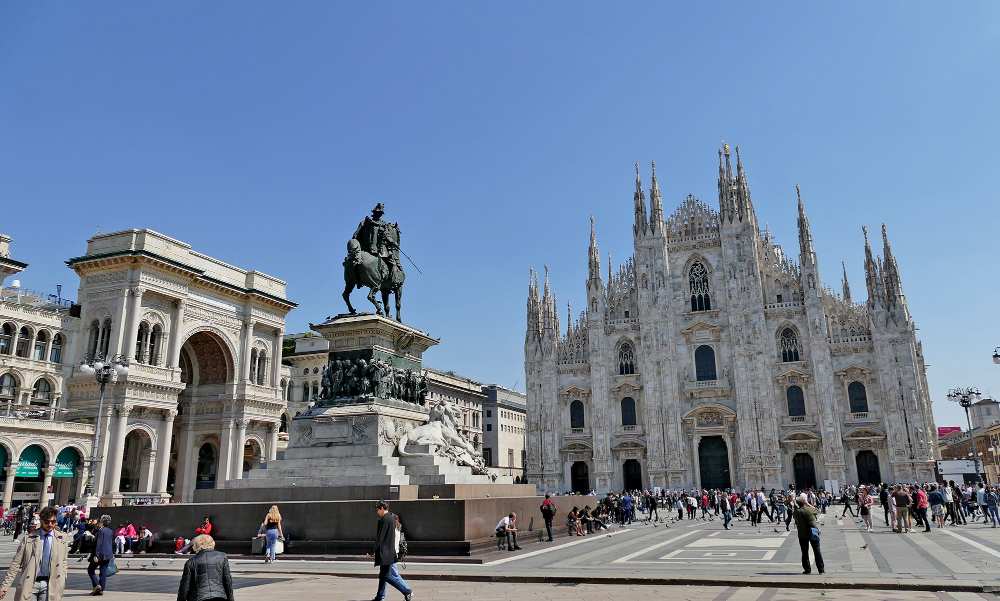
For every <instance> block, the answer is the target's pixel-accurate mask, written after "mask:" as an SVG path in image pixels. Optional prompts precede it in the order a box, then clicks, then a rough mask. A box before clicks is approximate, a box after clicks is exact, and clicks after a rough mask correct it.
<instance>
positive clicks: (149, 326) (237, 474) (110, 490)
mask: <svg viewBox="0 0 1000 601" xmlns="http://www.w3.org/2000/svg"><path fill="white" fill-rule="evenodd" d="M67 264H68V265H69V266H70V267H71V268H72V269H73V270H74V271H75V272H76V274H77V275H78V276H79V278H80V287H79V296H78V299H79V305H78V306H75V307H73V308H72V309H70V310H68V311H64V310H63V309H61V308H58V307H57V308H55V309H54V310H51V311H49V314H47V315H46V316H45V319H47V320H48V324H49V325H48V326H46V327H43V324H41V323H38V322H37V321H36V322H30V321H29V320H27V319H26V318H25V317H24V316H22V315H21V313H23V312H24V309H23V308H22V309H18V308H17V307H12V306H10V305H9V304H8V303H4V305H3V312H2V313H0V320H2V321H3V326H0V327H4V331H5V332H6V331H7V327H6V326H7V325H11V326H12V327H13V328H14V329H15V330H16V332H17V334H16V337H15V340H14V341H13V342H12V343H11V344H12V346H11V349H12V352H11V353H4V352H0V360H2V359H6V360H7V361H10V362H11V364H10V365H4V364H0V366H2V367H0V378H6V377H8V376H10V377H12V378H13V379H14V380H13V382H14V385H15V386H16V387H18V390H19V392H18V393H17V394H16V395H15V396H16V403H15V406H16V407H17V409H15V410H16V411H24V407H26V406H29V405H31V404H33V403H34V404H36V405H38V404H41V403H40V402H38V399H39V398H40V397H39V391H38V388H37V382H38V380H35V384H32V385H31V386H32V389H31V392H30V393H25V392H23V391H21V390H22V389H23V387H24V386H26V385H27V383H28V382H30V381H31V380H32V378H34V375H33V372H32V373H29V372H28V371H27V368H26V367H22V366H20V365H15V364H14V361H16V360H17V359H23V357H21V356H20V353H19V351H18V349H19V345H21V332H22V330H23V331H26V332H27V333H28V335H30V336H31V339H32V342H31V346H32V347H34V346H37V345H40V344H41V343H40V342H39V336H40V335H41V333H42V332H45V338H46V340H45V344H46V345H47V347H46V348H47V350H46V351H45V353H46V357H47V360H40V359H38V358H37V357H36V356H35V355H36V354H37V353H40V352H42V351H37V352H35V351H33V352H32V356H31V357H30V360H31V361H34V362H35V363H34V367H36V368H37V370H40V371H43V372H45V373H46V376H45V377H46V378H49V379H50V380H51V389H52V393H51V395H52V396H51V399H50V400H49V401H48V403H49V408H50V411H49V415H48V416H47V417H46V419H43V420H39V423H35V424H33V425H34V426H36V427H35V430H34V431H37V432H41V433H42V434H39V435H38V437H39V438H38V439H37V440H36V441H35V442H33V443H32V444H31V445H29V446H28V447H24V446H23V445H18V444H17V443H15V441H14V437H15V436H16V435H17V432H16V430H17V428H16V427H15V426H13V425H12V426H8V425H6V424H4V425H3V426H2V427H0V443H2V444H3V446H4V452H5V453H6V454H7V456H8V460H7V470H8V472H7V473H8V476H9V473H10V470H11V469H12V468H13V469H14V471H15V473H17V472H20V471H24V472H27V471H28V470H22V469H21V467H22V465H23V464H24V463H25V461H24V459H25V453H28V454H29V455H30V457H29V459H31V460H32V461H36V463H39V464H40V465H41V466H43V468H44V473H45V474H46V476H43V478H46V477H47V474H48V472H49V471H52V472H53V473H56V472H59V469H60V465H59V463H60V460H59V457H60V453H61V452H62V451H60V450H59V449H58V448H57V446H59V444H62V443H59V444H56V443H54V442H50V437H49V434H50V433H51V434H52V435H60V434H63V435H64V434H65V433H66V430H67V429H69V430H71V431H72V432H73V433H74V434H76V436H75V438H74V440H75V443H74V445H72V446H73V448H74V449H75V451H76V453H77V456H76V458H75V461H77V462H79V466H80V469H78V470H77V472H82V471H85V470H86V468H87V467H88V464H89V460H90V445H91V444H92V441H93V440H94V436H93V433H94V428H95V427H96V428H97V429H98V430H99V440H100V448H99V449H98V453H97V455H98V457H100V458H101V460H100V461H99V462H98V463H97V465H96V466H95V480H94V484H93V488H94V492H95V494H96V495H97V496H99V497H100V498H101V502H102V503H104V504H120V503H129V502H159V501H163V500H167V499H173V500H174V501H191V500H192V499H193V495H194V490H195V489H197V488H207V487H220V488H221V487H225V484H226V482H227V481H228V480H233V479H240V478H241V477H242V475H243V473H244V472H245V471H247V470H249V468H250V467H251V466H252V465H253V464H254V463H256V462H260V461H266V460H267V459H268V458H273V457H274V456H275V454H276V452H277V448H278V431H279V429H280V426H281V419H282V415H283V414H284V412H285V400H284V396H283V394H282V391H283V386H282V384H281V377H282V369H281V349H282V344H281V343H282V338H283V330H284V324H285V315H286V314H287V313H288V311H289V310H291V309H292V308H293V307H294V306H295V304H294V303H292V302H290V301H289V300H288V299H287V298H286V296H285V283H284V282H282V281H281V280H278V279H276V278H274V277H271V276H268V275H266V274H263V273H260V272H256V271H247V270H244V269H240V268H238V267H235V266H232V265H228V264H226V263H224V262H222V261H219V260H218V259H214V258H212V257H209V256H206V255H204V254H201V253H198V252H196V251H194V250H193V249H192V248H191V247H190V246H189V245H187V244H185V243H183V242H180V241H178V240H174V239H172V238H169V237H167V236H164V235H162V234H159V233H157V232H154V231H151V230H126V231H122V232H115V233H111V234H102V235H98V236H95V237H94V238H91V239H90V240H89V241H88V243H87V251H86V254H84V255H82V256H79V257H76V258H73V259H70V260H69V261H67ZM18 311H21V313H19V312H18ZM38 319H39V320H40V319H42V316H41V315H40V314H39V316H38ZM57 321H58V322H59V328H56V322H57ZM25 328H27V329H26V330H25ZM57 336H58V339H59V341H60V342H61V345H62V346H61V348H60V350H59V352H58V353H56V354H54V353H53V349H54V348H56V345H55V344H54V342H55V341H56V340H57ZM0 351H3V343H2V340H0ZM38 356H41V355H38ZM116 356H117V357H121V358H123V359H125V360H127V361H128V363H129V369H128V374H127V375H126V376H124V377H121V378H118V379H117V381H116V382H113V383H110V384H108V385H107V389H106V395H105V399H104V402H103V404H102V403H101V402H100V386H99V385H98V383H97V381H96V380H95V378H94V377H93V376H92V375H88V374H86V373H84V372H83V371H81V370H80V369H79V365H80V364H81V363H82V362H84V361H90V360H94V359H95V358H97V359H106V360H109V359H110V358H112V357H116ZM8 357H13V358H8ZM55 358H58V359H59V361H58V362H57V361H55V360H54V359H55ZM286 377H287V376H286ZM4 381H7V382H10V381H11V380H4ZM41 398H44V397H41ZM99 406H101V408H102V410H101V412H100V415H98V408H99ZM33 415H34V414H33ZM22 429H23V428H22ZM36 456H37V457H36ZM19 477H20V476H18V478H19ZM14 484H15V486H14V487H13V488H8V490H14V491H16V490H17V483H16V482H15V483H14ZM43 485H44V486H42V487H41V488H42V489H43V490H44V489H46V488H47V485H46V484H45V482H44V481H43ZM83 485H84V483H81V484H80V485H79V486H78V488H77V490H75V491H74V493H75V494H74V495H73V496H74V497H77V498H79V497H80V494H81V493H82V488H83ZM56 500H60V499H56Z"/></svg>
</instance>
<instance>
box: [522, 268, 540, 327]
mask: <svg viewBox="0 0 1000 601" xmlns="http://www.w3.org/2000/svg"><path fill="white" fill-rule="evenodd" d="M541 330H542V322H541V314H540V311H539V301H538V273H537V272H535V269H534V268H533V267H532V268H529V269H528V328H527V333H526V334H525V336H526V337H527V338H529V339H530V338H532V337H534V336H537V335H538V334H539V333H540V332H541Z"/></svg>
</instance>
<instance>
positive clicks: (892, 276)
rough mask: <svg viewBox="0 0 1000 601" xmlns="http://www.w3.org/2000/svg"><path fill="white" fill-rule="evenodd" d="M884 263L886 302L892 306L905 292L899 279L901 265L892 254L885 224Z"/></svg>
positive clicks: (883, 240) (883, 227)
mask: <svg viewBox="0 0 1000 601" xmlns="http://www.w3.org/2000/svg"><path fill="white" fill-rule="evenodd" d="M882 262H883V266H884V268H885V271H883V273H882V277H883V279H884V280H885V291H886V300H888V301H889V304H892V303H893V302H895V300H896V297H897V296H899V295H901V294H902V293H903V292H902V283H901V282H900V278H899V265H898V264H897V263H896V257H895V256H894V255H893V254H892V245H890V244H889V234H888V233H887V232H886V228H885V224H884V223H883V224H882Z"/></svg>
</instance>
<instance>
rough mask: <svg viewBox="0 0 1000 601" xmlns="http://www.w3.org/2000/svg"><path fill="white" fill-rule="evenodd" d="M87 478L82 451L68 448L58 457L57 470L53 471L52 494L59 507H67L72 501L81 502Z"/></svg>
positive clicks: (60, 452)
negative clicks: (80, 496) (82, 488)
mask: <svg viewBox="0 0 1000 601" xmlns="http://www.w3.org/2000/svg"><path fill="white" fill-rule="evenodd" d="M84 478H86V474H84V473H83V457H82V456H81V455H80V451H78V450H77V449H74V448H73V447H66V448H65V449H63V450H61V451H59V454H58V455H56V465H55V469H54V470H53V471H52V492H53V493H54V494H55V502H56V504H57V505H65V504H66V503H69V502H70V501H71V500H78V501H79V500H80V499H78V498H77V496H78V495H79V494H80V492H81V485H82V484H83V482H84Z"/></svg>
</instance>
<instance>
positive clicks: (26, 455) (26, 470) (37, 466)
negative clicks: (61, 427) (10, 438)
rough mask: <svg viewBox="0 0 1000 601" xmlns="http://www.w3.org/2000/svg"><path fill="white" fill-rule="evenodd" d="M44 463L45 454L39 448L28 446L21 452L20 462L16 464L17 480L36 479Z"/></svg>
mask: <svg viewBox="0 0 1000 601" xmlns="http://www.w3.org/2000/svg"><path fill="white" fill-rule="evenodd" d="M43 463H45V452H44V451H42V448H41V447H38V446H34V445H32V446H30V447H28V448H27V449H24V450H23V451H21V460H20V461H18V463H17V472H15V474H14V475H15V476H16V477H18V478H37V477H38V476H39V475H40V474H41V468H42V464H43Z"/></svg>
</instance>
